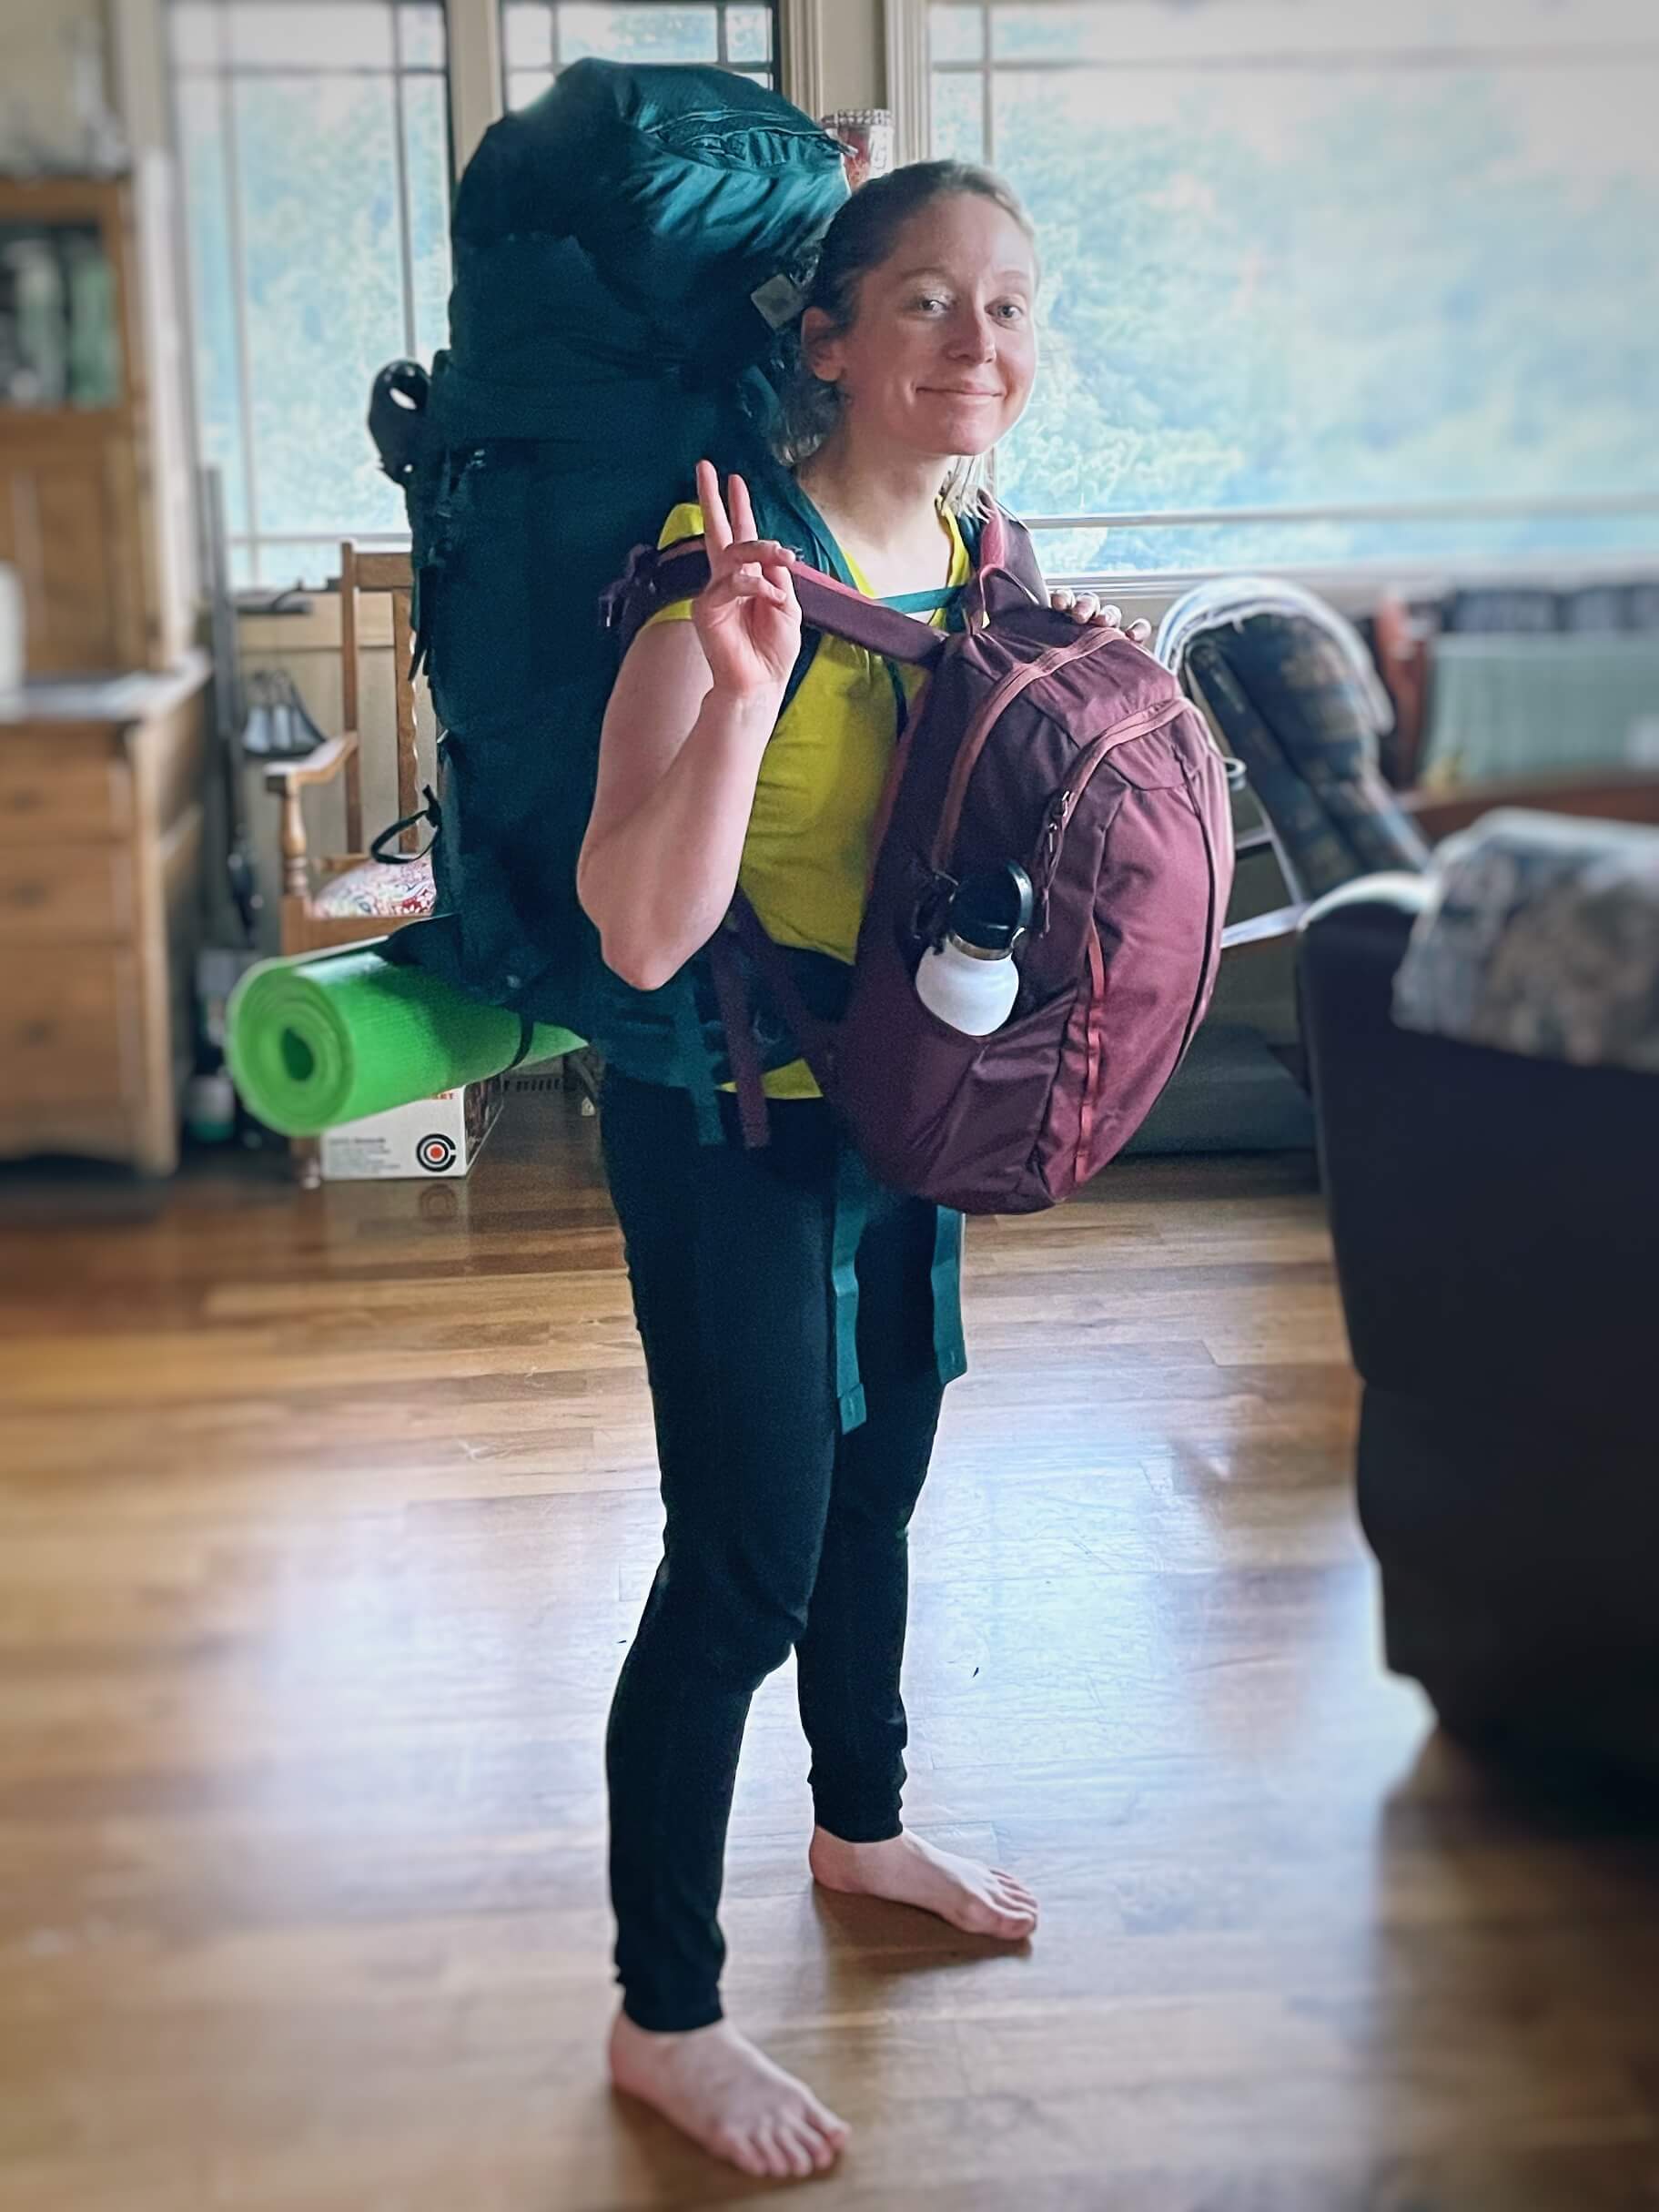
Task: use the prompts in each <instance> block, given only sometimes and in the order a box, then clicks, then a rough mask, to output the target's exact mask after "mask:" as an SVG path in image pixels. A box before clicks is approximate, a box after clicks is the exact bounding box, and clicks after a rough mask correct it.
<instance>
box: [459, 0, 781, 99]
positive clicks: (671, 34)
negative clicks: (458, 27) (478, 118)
mask: <svg viewBox="0 0 1659 2212" xmlns="http://www.w3.org/2000/svg"><path fill="white" fill-rule="evenodd" d="M775 16H776V10H775V8H773V7H733V6H728V5H724V4H723V0H722V5H718V6H711V7H680V6H675V5H663V0H632V4H631V5H624V6H620V7H592V6H587V5H582V4H581V0H503V5H502V8H501V46H502V52H503V58H504V61H505V66H506V72H507V105H508V107H524V106H525V104H526V103H527V102H528V101H531V100H533V99H534V98H535V97H536V96H537V95H538V94H540V93H543V92H545V91H546V90H547V88H548V86H550V85H551V83H552V81H553V79H554V77H555V76H557V75H558V73H559V71H560V70H561V68H563V67H564V66H565V65H566V63H567V62H573V61H582V60H583V59H585V58H586V57H587V56H590V55H592V56H598V57H599V58H600V59H601V60H603V61H627V62H705V63H706V62H713V63H716V64H718V65H719V66H720V67H722V68H725V69H734V70H736V71H737V72H738V73H739V74H740V75H741V76H753V77H755V78H757V79H758V80H759V82H760V83H762V84H763V85H774V84H775V83H776V82H777V77H776V74H775V68H776V65H775V61H774V56H775V55H776V53H777V25H776V21H775Z"/></svg>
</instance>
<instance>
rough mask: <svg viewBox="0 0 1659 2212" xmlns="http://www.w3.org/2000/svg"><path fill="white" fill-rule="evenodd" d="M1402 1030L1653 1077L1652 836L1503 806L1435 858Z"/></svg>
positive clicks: (1403, 981)
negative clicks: (1639, 1071) (1640, 1072)
mask: <svg viewBox="0 0 1659 2212" xmlns="http://www.w3.org/2000/svg"><path fill="white" fill-rule="evenodd" d="M1431 885H1432V895H1431V899H1430V902H1429V905H1428V906H1427V908H1425V909H1424V911H1423V912H1422V914H1421V916H1420V917H1419V918H1418V920H1417V922H1416V924H1415V926H1414V928H1413V929H1412V932H1411V943H1410V945H1409V946H1408V948H1407V950H1406V955H1405V958H1404V959H1403V960H1402V961H1401V965H1400V969H1399V972H1398V973H1397V975H1396V976H1395V979H1394V1019H1395V1020H1396V1021H1397V1022H1398V1023H1399V1024H1400V1025H1401V1028H1402V1029H1408V1030H1422V1031H1426V1032H1427V1033H1429V1034H1431V1035H1433V1036H1440V1037H1452V1038H1456V1039H1458V1040H1461V1041H1462V1042H1463V1043H1466V1044H1482V1045H1491V1046H1494V1047H1495V1048H1496V1049H1497V1050H1500V1051H1505V1052H1521V1053H1525V1054H1526V1055H1528V1056H1529V1057H1530V1058H1532V1059H1534V1060H1570V1061H1572V1062H1573V1063H1575V1064H1577V1065H1580V1066H1586V1067H1609V1068H1634V1069H1638V1070H1645V1071H1648V1072H1652V1073H1659V830H1656V829H1646V828H1635V827H1624V826H1623V825H1620V824H1616V823H1611V822H1587V821H1579V820H1573V819H1570V818H1568V817H1565V816H1561V815H1549V814H1530V813H1522V812H1520V811H1519V810H1516V809H1512V808H1502V809H1500V810H1499V811H1497V812H1495V813H1492V814H1489V815H1487V816H1485V817H1483V818H1482V820H1481V821H1479V822H1477V823H1476V824H1475V825H1474V827H1472V829H1469V830H1467V831H1465V832H1464V833H1463V835H1462V837H1453V838H1451V839H1449V840H1448V842H1447V843H1446V844H1445V845H1443V846H1442V847H1441V848H1440V850H1439V852H1438V853H1437V854H1436V856H1435V859H1434V864H1433V868H1432V870H1431Z"/></svg>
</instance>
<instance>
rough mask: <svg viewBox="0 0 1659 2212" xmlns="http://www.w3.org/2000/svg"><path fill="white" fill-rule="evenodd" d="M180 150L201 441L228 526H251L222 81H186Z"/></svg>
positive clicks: (180, 106)
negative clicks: (217, 478)
mask: <svg viewBox="0 0 1659 2212" xmlns="http://www.w3.org/2000/svg"><path fill="white" fill-rule="evenodd" d="M177 117H178V137H179V153H180V157H181V162H182V167H183V179H182V181H183V199H184V215H185V228H186V232H187V241H188V252H189V276H190V294H191V308H192V313H191V326H192V335H193V337H194V339H195V355H194V362H195V382H196V414H197V440H198V443H199V447H200V452H201V458H202V462H203V463H204V465H205V466H206V467H207V468H213V469H217V470H218V471H219V472H220V474H221V475H222V477H223V479H224V485H225V527H226V530H227V531H228V532H238V531H245V530H247V529H248V527H249V521H248V479H247V475H246V472H245V471H244V469H243V466H242V440H241V433H240V423H241V417H242V408H241V400H240V397H239V395H238V389H237V330H236V284H235V279H234V275H233V271H232V263H231V255H230V214H229V198H230V189H229V176H228V170H227V168H226V166H225V141H224V135H223V132H222V130H221V127H220V121H221V117H220V104H219V87H218V85H217V82H216V81H215V80H214V79H213V78H211V77H193V78H187V79H185V80H184V81H183V82H182V83H181V84H180V86H179V87H178V100H177Z"/></svg>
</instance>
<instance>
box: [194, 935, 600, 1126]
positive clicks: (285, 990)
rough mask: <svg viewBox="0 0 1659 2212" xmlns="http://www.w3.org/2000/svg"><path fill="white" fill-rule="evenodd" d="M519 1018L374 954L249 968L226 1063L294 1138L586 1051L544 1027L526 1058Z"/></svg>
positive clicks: (246, 1098) (245, 1092)
mask: <svg viewBox="0 0 1659 2212" xmlns="http://www.w3.org/2000/svg"><path fill="white" fill-rule="evenodd" d="M521 1040H522V1028H521V1022H520V1020H519V1017H518V1016H517V1015H516V1014H510V1013H508V1012H507V1011H506V1010H504V1009H503V1008H501V1007H499V1006H482V1005H481V1004H480V1003H479V1002H478V1000H477V999H469V998H467V997H466V996H465V994H464V993H463V992H461V991H459V990H457V989H455V987H454V985H453V984H450V983H446V982H444V981H443V980H442V979H440V977H438V976H435V975H431V974H429V973H428V972H427V971H426V970H425V969H420V968H395V967H393V966H391V965H390V964H389V962H387V961H385V960H383V959H380V957H379V952H378V951H377V949H376V948H375V946H374V945H373V944H368V945H351V946H349V947H347V948H346V949H343V950H341V951H339V952H327V953H319V954H313V955H311V956H310V957H309V958H307V959H298V960H263V961H261V962H260V964H259V966H258V968H250V969H248V973H247V974H246V975H245V976H244V977H243V978H242V979H241V981H240V982H239V983H238V985H237V987H236V989H235V990H234V991H233V992H232V993H231V995H230V1003H229V1005H228V1009H227V1010H226V1036H225V1057H226V1059H227V1060H228V1062H229V1065H230V1072H231V1076H232V1078H233V1080H234V1081H235V1083H236V1087H237V1089H238V1091H239V1092H240V1093H241V1096H242V1100H243V1102H244V1103H245V1104H246V1105H247V1107H248V1111H250V1112H251V1113H254V1114H257V1115H258V1118H259V1120H260V1121H263V1122H265V1123H266V1124H267V1126H268V1127H269V1128H271V1129H275V1130H278V1131H280V1132H281V1134H282V1135H283V1136H285V1137H316V1136H320V1135H321V1134H322V1132H323V1131H324V1130H325V1129H337V1128H338V1127H339V1124H340V1123H341V1122H342V1121H361V1120H362V1118H363V1116H364V1115H365V1114H370V1113H384V1112H385V1111H387V1110H388V1109H389V1107H393V1106H409V1105H412V1104H413V1103H414V1101H416V1100H417V1099H426V1098H430V1097H432V1095H433V1094H434V1093H435V1092H437V1091H454V1090H458V1089H459V1088H460V1085H461V1084H463V1083H476V1082H482V1081H484V1080H485V1079H486V1078H487V1077H489V1076H491V1075H500V1074H501V1071H502V1070H503V1069H506V1068H510V1067H511V1066H513V1065H514V1064H515V1062H516V1063H517V1064H518V1065H520V1066H521V1067H528V1066H533V1065H534V1064H535V1062H537V1061H538V1060H556V1059H558V1058H559V1056H560V1055H561V1053H565V1052H574V1051H578V1050H581V1047H582V1039H581V1038H580V1037H575V1036H572V1033H571V1031H570V1030H561V1029H556V1028H554V1027H552V1026H551V1025H550V1024H547V1023H538V1024H537V1025H536V1027H535V1029H534V1030H532V1032H531V1039H530V1047H529V1050H528V1051H525V1052H523V1053H521V1051H520V1049H519V1048H520V1044H521Z"/></svg>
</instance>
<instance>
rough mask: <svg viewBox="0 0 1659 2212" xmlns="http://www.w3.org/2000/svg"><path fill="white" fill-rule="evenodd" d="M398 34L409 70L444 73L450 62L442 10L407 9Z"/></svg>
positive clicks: (405, 64)
mask: <svg viewBox="0 0 1659 2212" xmlns="http://www.w3.org/2000/svg"><path fill="white" fill-rule="evenodd" d="M398 30H399V36H400V43H401V50H402V56H403V66H404V67H405V68H406V69H441V68H442V67H443V66H444V65H445V63H446V62H447V61H448V59H449V55H448V51H447V48H446V45H445V40H444V33H443V10H442V8H441V7H424V6H421V7H408V6H406V7H403V8H400V10H399V15H398Z"/></svg>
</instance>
